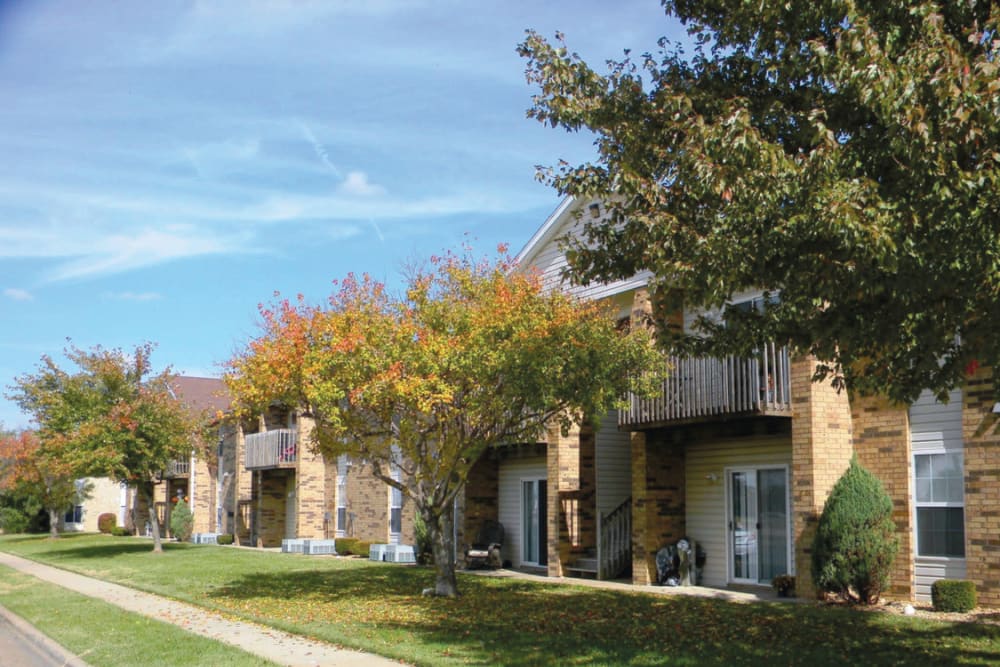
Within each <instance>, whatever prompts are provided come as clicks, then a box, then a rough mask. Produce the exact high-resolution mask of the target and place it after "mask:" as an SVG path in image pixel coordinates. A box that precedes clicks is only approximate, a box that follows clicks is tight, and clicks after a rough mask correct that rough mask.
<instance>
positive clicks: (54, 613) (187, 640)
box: [0, 566, 274, 667]
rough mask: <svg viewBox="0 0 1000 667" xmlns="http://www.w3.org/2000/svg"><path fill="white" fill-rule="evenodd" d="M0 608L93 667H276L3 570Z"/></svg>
mask: <svg viewBox="0 0 1000 667" xmlns="http://www.w3.org/2000/svg"><path fill="white" fill-rule="evenodd" d="M0 603H2V604H3V606H5V607H6V608H7V609H9V610H10V611H12V612H14V613H15V614H17V615H18V616H20V617H21V618H23V619H25V620H26V621H28V622H29V623H31V624H32V625H34V626H35V627H36V628H38V629H39V630H41V631H42V632H44V633H45V634H46V635H48V636H49V637H51V638H52V639H54V640H56V641H57V642H59V643H60V644H62V645H63V646H64V647H65V648H67V649H68V650H69V651H70V652H72V653H74V654H76V655H79V656H80V657H81V658H82V659H83V660H84V661H86V662H87V664H90V665H94V667H117V666H122V667H127V666H129V665H150V666H152V665H171V666H180V665H191V666H192V667H195V666H198V665H218V666H220V667H222V666H224V665H232V666H233V667H237V666H239V667H243V666H244V665H262V666H263V665H274V663H273V662H270V661H269V660H264V659H263V658H258V657H256V656H253V655H251V654H249V653H246V652H244V651H241V650H239V649H237V648H234V647H232V646H228V645H226V644H223V643H221V642H217V641H214V640H211V639H206V638H205V637H200V636H198V635H193V634H191V633H189V632H185V631H184V630H182V629H180V628H178V627H176V626H174V625H171V624H169V623H163V622H161V621H156V620H153V619H151V618H146V617H145V616H141V615H139V614H134V613H130V612H127V611H124V610H122V609H120V608H118V607H116V606H114V605H111V604H108V603H107V602H102V601H100V600H94V599H93V598H88V597H86V596H83V595H80V594H78V593H73V592H71V591H67V590H66V589H64V588H60V587H59V586H55V585H53V584H49V583H46V582H44V581H41V580H39V579H36V578H34V577H30V576H28V575H26V574H21V573H20V572H16V571H14V570H11V569H9V568H6V567H2V566H0ZM0 664H5V663H4V662H3V658H2V656H0Z"/></svg>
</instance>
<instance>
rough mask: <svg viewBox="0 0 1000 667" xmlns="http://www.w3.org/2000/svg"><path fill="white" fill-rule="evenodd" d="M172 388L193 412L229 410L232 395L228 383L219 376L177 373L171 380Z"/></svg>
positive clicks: (213, 413) (213, 412)
mask: <svg viewBox="0 0 1000 667" xmlns="http://www.w3.org/2000/svg"><path fill="white" fill-rule="evenodd" d="M170 386H171V390H172V391H173V393H174V396H176V397H177V398H178V399H179V400H180V401H181V402H182V403H184V405H185V406H186V407H187V408H188V409H189V410H191V411H192V412H209V413H211V414H212V415H215V413H217V412H227V411H228V410H229V407H230V405H232V397H231V396H230V395H229V390H228V389H227V388H226V383H225V382H223V381H222V380H220V379H219V378H204V377H191V376H188V375H176V376H174V378H173V379H172V380H171V382H170Z"/></svg>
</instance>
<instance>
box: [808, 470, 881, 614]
mask: <svg viewBox="0 0 1000 667" xmlns="http://www.w3.org/2000/svg"><path fill="white" fill-rule="evenodd" d="M898 548H899V538H898V536H897V535H896V525H895V524H894V523H893V521H892V499H891V498H889V496H888V494H887V493H886V492H885V488H884V487H883V486H882V482H880V481H879V479H878V478H877V477H876V476H875V475H873V474H872V473H871V472H869V471H868V470H867V469H865V468H864V467H863V466H861V465H860V464H859V463H858V461H857V457H855V458H853V459H851V465H850V467H848V469H847V471H846V472H845V473H844V474H843V476H842V477H841V478H840V479H839V480H838V481H837V483H836V484H835V485H834V487H833V490H832V491H831V492H830V497H829V498H827V500H826V505H825V506H824V507H823V513H822V514H821V515H820V518H819V524H818V525H817V527H816V536H815V538H814V539H813V549H812V576H813V581H814V582H815V584H816V588H817V590H819V591H826V592H829V593H834V594H836V595H838V596H839V597H841V598H842V599H845V600H849V601H852V602H860V603H862V604H872V603H874V602H876V601H878V599H879V596H880V595H881V594H882V591H883V590H884V589H885V587H886V586H887V585H888V583H889V571H890V569H891V567H892V561H893V559H894V558H895V557H896V551H897V550H898Z"/></svg>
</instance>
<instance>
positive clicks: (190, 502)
mask: <svg viewBox="0 0 1000 667" xmlns="http://www.w3.org/2000/svg"><path fill="white" fill-rule="evenodd" d="M188 466H189V468H188V469H189V470H190V471H191V474H190V477H189V478H188V509H189V510H191V516H194V499H195V495H194V490H195V479H194V476H195V466H194V450H193V449H192V450H191V458H190V459H189V462H188Z"/></svg>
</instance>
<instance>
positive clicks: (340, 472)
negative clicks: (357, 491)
mask: <svg viewBox="0 0 1000 667" xmlns="http://www.w3.org/2000/svg"><path fill="white" fill-rule="evenodd" d="M349 469H350V464H349V463H348V458H347V454H341V455H340V456H338V457H337V529H336V535H337V537H347V471H348V470H349Z"/></svg>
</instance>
